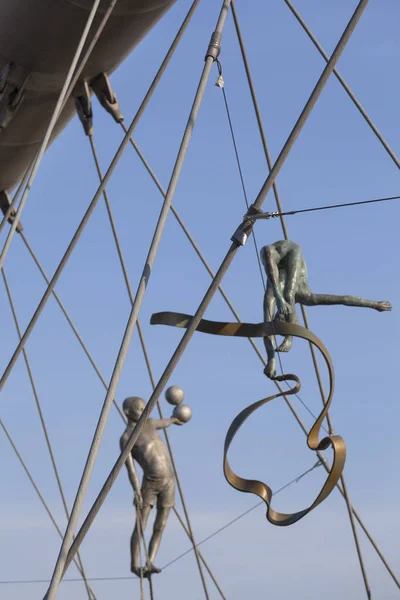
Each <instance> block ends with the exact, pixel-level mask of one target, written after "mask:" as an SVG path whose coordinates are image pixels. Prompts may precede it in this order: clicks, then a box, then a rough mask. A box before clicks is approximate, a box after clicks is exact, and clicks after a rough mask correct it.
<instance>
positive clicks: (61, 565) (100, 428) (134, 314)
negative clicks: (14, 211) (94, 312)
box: [46, 0, 229, 600]
mask: <svg viewBox="0 0 400 600" xmlns="http://www.w3.org/2000/svg"><path fill="white" fill-rule="evenodd" d="M224 4H227V6H226V8H225V6H224V8H223V10H222V11H221V15H220V18H219V20H218V24H217V28H216V33H217V35H218V34H219V35H220V34H221V32H222V27H223V23H224V21H225V18H226V13H227V10H228V7H229V3H228V0H225V3H224ZM214 35H215V34H214ZM214 43H215V42H214ZM209 48H211V49H212V48H213V46H212V44H210V46H209ZM210 52H211V50H210V49H209V50H208V54H209V55H208V56H207V58H206V61H205V65H204V68H203V72H202V75H201V78H200V82H199V86H198V88H197V92H196V94H195V98H194V102H193V106H192V109H191V111H190V116H189V120H188V123H187V126H186V129H185V133H184V135H183V138H182V143H181V146H180V149H179V152H178V156H177V159H176V163H175V167H174V170H173V173H172V176H171V180H170V185H169V190H168V193H167V197H166V199H165V200H164V203H163V206H162V208H161V211H160V214H159V218H158V221H157V225H156V228H155V230H154V234H153V239H152V241H151V244H150V247H149V252H148V255H147V258H146V261H145V265H144V268H143V273H142V276H141V278H140V281H139V284H138V288H137V291H136V295H135V301H134V304H133V306H132V310H131V313H130V315H129V319H128V322H127V325H126V329H125V333H124V335H123V338H122V342H121V346H120V350H119V352H118V356H117V360H116V362H115V366H114V370H113V373H112V376H111V380H110V384H109V388H108V391H107V394H106V397H105V400H104V404H103V408H102V410H101V413H100V417H99V421H98V424H97V427H96V431H95V433H94V436H93V440H92V444H91V447H90V450H89V454H88V458H87V462H86V464H85V468H84V471H83V474H82V479H81V482H80V484H79V487H78V491H77V494H76V498H75V502H74V506H73V508H72V511H71V518H70V520H69V522H68V525H67V529H66V532H65V536H64V540H63V543H62V545H61V549H60V553H59V556H58V559H57V562H56V566H55V568H54V573H53V577H52V582H51V584H50V587H49V590H48V592H47V594H46V600H54V598H55V595H56V593H57V588H58V586H59V583H60V581H61V579H62V577H63V575H64V572H65V568H67V561H68V556H67V553H68V551H69V550H70V549H71V548H72V547H73V544H71V542H72V535H73V531H74V529H75V527H76V524H77V522H78V518H79V514H80V511H81V508H82V505H83V502H84V498H85V495H86V490H87V486H88V483H89V479H90V477H91V473H92V470H93V467H94V461H95V458H96V456H97V453H98V449H99V446H100V442H101V439H102V437H103V433H104V430H105V425H106V422H107V419H108V414H109V411H110V408H111V404H112V400H113V398H114V394H115V391H116V388H117V385H118V382H119V378H120V375H121V371H122V368H123V365H124V362H125V359H126V356H127V354H128V350H129V346H130V342H131V338H132V335H133V331H134V328H135V325H136V322H137V318H138V315H139V310H140V307H141V304H142V301H143V298H144V295H145V291H146V288H147V285H148V281H149V279H150V276H151V270H152V266H153V263H154V260H155V257H156V254H157V250H158V247H159V244H160V241H161V236H162V233H163V231H164V227H165V224H166V220H167V216H168V212H169V208H170V204H171V201H172V196H173V193H174V191H175V188H176V185H177V183H178V179H179V176H180V172H181V169H182V166H183V162H184V158H185V155H186V151H187V148H188V145H189V141H190V138H191V134H192V131H193V128H194V124H195V122H196V117H197V114H198V111H199V108H200V105H201V101H202V98H203V96H204V92H205V89H206V84H207V80H208V77H209V74H210V71H211V66H212V63H213V61H214V57H213V54H210ZM132 129H133V128H132V126H131V127H130V129H129V135H131V134H132ZM127 143H128V136H125V139H124V142H123V147H125V146H126V144H127ZM106 185H107V174H106V175H105V177H104V179H103V182H102V184H101V185H100V187H99V190H98V191H101V193H103V191H104V189H105V187H106ZM97 195H98V193H97V194H96V196H95V198H96V197H97ZM145 410H146V409H145ZM139 423H140V421H139ZM137 427H140V426H139V424H138V426H137ZM137 427H135V431H136V430H137ZM138 433H140V432H139V431H138ZM126 456H127V454H126ZM125 460H126V457H125ZM125 460H124V462H125ZM75 542H76V539H75V541H74V542H73V543H75Z"/></svg>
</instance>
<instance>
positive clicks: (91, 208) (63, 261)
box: [0, 0, 198, 600]
mask: <svg viewBox="0 0 400 600" xmlns="http://www.w3.org/2000/svg"><path fill="white" fill-rule="evenodd" d="M197 2H198V0H197ZM194 4H195V6H197V3H194ZM193 13H194V8H193V5H192V7H191V9H190V10H189V12H188V14H187V15H186V17H185V20H184V22H183V24H182V26H181V28H180V29H179V31H178V33H177V35H176V37H175V39H174V41H173V42H172V44H171V46H170V48H169V50H168V52H167V54H166V55H165V58H164V60H163V62H162V63H161V66H160V68H159V69H158V71H157V73H156V75H155V77H154V79H153V81H152V83H151V84H150V87H149V89H148V91H147V92H146V95H145V97H144V99H143V101H142V103H141V105H140V107H139V109H138V111H137V113H136V115H135V117H134V118H133V120H132V122H131V124H130V126H129V128H128V132H129V136H130V135H132V133H133V131H134V129H135V127H136V125H137V124H138V122H139V120H140V118H141V117H142V115H143V112H144V110H145V108H146V107H147V105H148V103H149V101H150V99H151V97H152V95H153V93H154V91H155V89H156V87H157V85H158V83H159V81H160V79H161V77H162V75H163V73H164V71H165V69H166V67H167V65H168V63H169V62H170V60H171V58H172V56H173V54H174V52H175V50H176V47H177V46H178V44H179V42H180V39H181V37H182V36H183V34H184V32H185V30H186V27H187V26H188V24H189V22H190V20H191V18H192V16H193ZM129 136H128V135H126V136H125V138H124V140H123V141H122V142H121V144H120V146H119V148H118V150H117V152H116V153H115V155H114V158H113V159H112V161H111V163H110V165H109V167H108V170H107V172H106V174H105V176H104V179H103V182H102V183H101V185H100V186H99V188H98V189H97V191H96V193H95V195H94V197H93V199H92V201H91V202H90V204H89V207H88V209H87V211H86V213H85V215H84V217H83V219H82V221H81V222H80V224H79V226H78V228H77V230H76V232H75V234H74V236H73V238H72V240H71V242H70V244H69V246H68V248H67V250H66V251H65V254H64V256H63V258H62V259H61V262H60V263H59V265H58V267H57V269H56V271H55V273H54V275H53V277H52V279H51V281H50V283H49V285H48V287H47V289H46V291H45V293H44V295H43V297H42V299H41V301H40V303H39V305H38V307H37V309H36V311H35V313H34V315H33V317H32V318H31V321H30V322H29V324H28V326H27V328H26V330H25V332H24V334H23V335H22V339H21V342H20V343H19V344H18V346H17V348H16V350H15V352H14V354H13V356H12V357H11V359H10V362H9V364H8V365H7V367H6V369H5V371H4V373H3V375H2V377H1V379H0V391H1V390H2V388H3V387H4V384H5V383H6V381H7V379H8V377H9V375H10V373H11V371H12V369H13V366H14V364H15V362H16V361H17V358H18V356H19V355H20V353H21V350H22V347H23V346H24V345H25V343H26V341H27V339H28V338H29V336H30V334H31V332H32V330H33V328H34V326H35V324H36V322H37V320H38V318H39V316H40V314H41V312H42V310H43V308H44V306H45V305H46V302H47V300H48V299H49V297H50V295H51V292H52V290H53V288H54V286H55V284H56V283H57V280H58V278H59V277H60V275H61V273H62V271H63V269H64V267H65V265H66V263H67V262H68V259H69V257H70V256H71V254H72V251H73V249H74V248H75V246H76V244H77V242H78V240H79V238H80V236H81V234H82V231H83V230H84V228H85V226H86V224H87V222H88V221H89V218H90V216H91V215H92V213H93V211H94V209H95V207H96V205H97V203H98V201H99V199H100V196H101V195H102V193H103V190H104V188H105V187H106V185H107V183H108V181H109V179H110V178H111V175H112V174H113V172H114V170H115V167H116V166H117V164H118V162H119V160H120V158H121V156H122V154H123V152H124V150H125V148H126V146H127V144H128V141H129ZM14 224H15V221H14V223H13V225H14ZM49 600H51V599H49Z"/></svg>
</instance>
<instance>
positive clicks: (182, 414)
mask: <svg viewBox="0 0 400 600" xmlns="http://www.w3.org/2000/svg"><path fill="white" fill-rule="evenodd" d="M172 416H173V417H175V418H176V419H179V421H181V422H182V423H187V422H188V421H190V419H191V418H192V409H191V408H190V406H187V405H186V404H179V405H178V406H175V408H174V412H173V413H172Z"/></svg>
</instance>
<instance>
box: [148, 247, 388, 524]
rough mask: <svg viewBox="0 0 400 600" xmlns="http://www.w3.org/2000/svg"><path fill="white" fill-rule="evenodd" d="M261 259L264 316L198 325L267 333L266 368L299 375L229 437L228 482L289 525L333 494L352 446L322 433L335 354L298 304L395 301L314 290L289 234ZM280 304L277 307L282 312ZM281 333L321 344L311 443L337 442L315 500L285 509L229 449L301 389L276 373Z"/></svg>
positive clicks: (164, 316)
mask: <svg viewBox="0 0 400 600" xmlns="http://www.w3.org/2000/svg"><path fill="white" fill-rule="evenodd" d="M261 259H262V262H263V264H264V266H265V270H266V274H267V278H268V285H267V289H266V292H265V298H264V322H263V323H255V324H254V323H226V322H217V321H208V320H206V319H202V320H201V321H200V322H199V323H198V325H197V327H196V329H197V331H201V332H203V333H209V334H213V335H224V336H234V337H246V338H255V337H262V338H263V339H264V343H265V346H266V349H267V353H268V362H267V366H266V368H265V369H264V374H265V375H267V376H268V377H269V378H271V379H274V380H275V381H277V382H281V381H294V382H295V384H296V385H295V386H294V387H293V388H291V389H289V390H287V391H281V392H280V393H278V394H274V395H272V396H269V397H268V398H264V399H262V400H259V401H258V402H255V403H253V404H251V405H250V406H248V407H246V408H245V409H244V410H242V411H241V412H240V413H239V414H238V415H237V417H236V418H235V419H234V420H233V421H232V423H231V425H230V427H229V429H228V433H227V434H226V437H225V443H224V458H223V468H224V474H225V477H226V479H227V481H228V483H229V484H230V485H231V486H232V487H234V488H235V489H237V490H239V491H241V492H247V493H252V494H256V495H257V496H259V497H260V498H261V499H262V500H264V502H265V504H266V505H267V519H268V520H269V521H270V522H271V523H273V524H274V525H280V526H285V525H292V524H293V523H296V522H297V521H299V520H300V519H302V518H303V517H304V516H305V515H306V514H308V513H309V512H310V511H311V510H313V509H314V508H316V507H317V506H318V505H319V504H320V503H321V502H322V501H323V500H325V498H327V497H328V495H329V494H330V493H331V491H332V490H333V489H334V487H335V486H336V484H337V483H338V481H339V479H340V477H341V474H342V472H343V468H344V464H345V460H346V446H345V443H344V440H343V439H342V438H341V437H340V436H339V435H336V434H333V433H331V434H330V435H327V436H325V437H324V438H322V439H319V433H320V430H321V427H322V423H323V421H324V419H325V418H326V416H327V414H328V410H329V407H330V404H331V401H332V397H333V390H334V379H335V378H334V369H333V364H332V360H331V357H330V356H329V353H328V351H327V349H326V348H325V346H324V344H323V343H322V342H321V340H320V339H318V338H317V336H316V335H314V334H313V333H312V332H311V331H309V330H308V329H306V328H305V327H301V326H300V325H298V324H297V316H296V312H295V304H296V303H299V304H304V305H307V306H316V305H323V304H325V305H328V304H344V305H346V306H360V307H367V308H374V309H375V310H378V311H380V312H382V311H388V310H391V308H392V307H391V304H390V303H389V302H374V301H370V300H364V299H362V298H357V297H354V296H333V295H329V294H313V293H312V292H311V290H310V289H309V287H308V282H307V268H306V264H305V261H304V258H303V254H302V251H301V248H300V246H298V245H297V244H295V243H294V242H291V241H288V240H286V241H280V242H276V243H275V244H271V245H270V246H265V247H264V248H263V249H262V250H261ZM275 308H276V309H277V314H276V316H275ZM191 319H192V317H191V316H190V315H186V314H181V313H172V312H162V313H156V314H153V315H152V317H151V321H150V322H151V323H152V324H153V325H170V326H174V327H183V328H187V327H188V326H189V323H190V321H191ZM276 335H281V336H283V337H284V341H283V343H282V344H281V346H280V348H279V349H278V351H280V352H287V351H289V350H290V347H291V345H292V339H293V336H294V337H299V338H302V339H304V340H306V341H308V342H310V343H311V344H313V345H314V346H316V347H317V348H318V350H319V351H320V352H321V354H322V356H323V358H324V360H325V363H326V366H327V368H328V375H329V391H328V394H327V399H326V402H325V404H324V407H323V409H322V411H321V413H320V414H319V415H318V417H317V418H316V420H315V423H314V425H313V426H312V427H311V429H310V431H309V433H308V435H307V445H308V447H309V448H310V449H311V450H314V451H316V452H319V451H321V450H326V449H327V448H329V447H331V448H332V450H333V461H332V465H331V468H330V470H329V472H328V476H327V478H326V480H325V483H324V484H323V486H322V489H321V491H320V493H319V494H318V496H317V498H316V499H315V500H314V502H313V503H312V504H311V505H310V506H309V507H307V508H306V509H303V510H300V511H297V512H294V513H290V514H286V513H280V512H277V511H275V510H274V509H273V508H271V500H272V495H273V492H272V490H271V488H270V487H269V486H268V485H267V484H266V483H263V482H261V481H258V480H254V479H244V478H243V477H239V476H238V475H236V474H235V473H234V471H233V470H232V469H231V467H230V465H229V462H228V459H227V454H228V450H229V447H230V445H231V443H232V441H233V438H234V436H235V435H236V433H237V431H238V430H239V428H240V427H241V426H242V424H243V423H244V422H245V420H246V419H247V418H248V417H249V416H250V415H251V414H252V413H253V412H254V411H255V410H257V409H258V408H260V407H261V406H263V405H264V404H267V403H268V402H270V401H272V400H274V399H276V398H279V397H282V396H288V395H291V394H296V393H297V392H298V391H299V389H300V385H301V384H300V380H299V378H298V377H297V376H296V375H292V374H282V375H280V376H278V377H277V376H276V374H275V350H274V348H273V345H272V341H271V339H272V338H273V337H274V336H276Z"/></svg>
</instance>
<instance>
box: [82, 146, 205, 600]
mask: <svg viewBox="0 0 400 600" xmlns="http://www.w3.org/2000/svg"><path fill="white" fill-rule="evenodd" d="M88 137H89V142H90V147H91V150H92V154H93V159H94V163H95V166H96V170H97V174H98V176H99V179H100V181H101V180H102V177H103V174H102V171H101V166H100V161H99V157H98V154H97V150H96V146H95V143H94V138H93V135H89V136H88ZM104 201H105V203H106V207H107V213H108V218H109V222H110V226H111V231H112V234H113V238H114V242H115V246H116V250H117V254H118V258H119V263H120V267H121V271H122V275H123V278H124V282H125V286H126V290H127V293H128V297H129V301H130V304H131V306H133V303H134V296H133V293H132V288H131V285H130V281H129V276H128V272H127V269H126V265H125V260H124V256H123V252H122V248H121V244H120V241H119V237H118V232H117V228H116V225H115V220H114V216H113V213H112V210H111V205H110V202H109V199H108V194H107V191H106V189H105V190H104ZM137 328H138V333H139V339H140V344H141V347H142V351H143V355H144V359H145V362H146V367H147V371H148V374H149V378H150V382H151V385H152V387H153V389H154V386H155V381H154V377H153V373H152V369H151V364H150V360H149V356H148V352H147V349H146V345H145V341H144V337H143V331H142V328H141V325H140V321H139V319H138V321H137ZM157 407H158V412H159V415H160V418H161V419H162V418H163V414H162V410H161V406H160V403H159V402H158V403H157ZM164 436H165V439H166V442H167V448H168V452H169V455H170V459H171V463H172V466H173V470H174V475H175V479H176V482H177V485H178V490H179V495H180V498H181V502H182V507H183V510H184V513H185V517H186V522H187V525H188V529H189V532H190V533H189V536H190V538H191V540H192V543H193V548H195V547H196V542H195V540H194V537H193V530H192V526H191V523H190V518H189V513H188V510H187V507H186V502H185V498H184V495H183V490H182V486H181V483H180V479H179V475H178V471H177V469H176V464H175V459H174V455H173V452H172V447H171V444H170V441H169V437H168V434H167V432H166V430H164ZM142 538H143V540H144V531H143V528H142ZM145 550H146V558H147V559H148V556H147V549H146V546H145ZM195 556H196V561H197V566H198V569H199V573H200V578H201V581H202V584H203V588H204V593H205V595H206V598H207V600H208V598H209V596H208V590H207V584H206V580H205V577H204V574H203V570H202V566H201V562H200V558H199V556H198V554H197V552H196V551H195ZM149 584H150V585H151V577H149Z"/></svg>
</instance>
